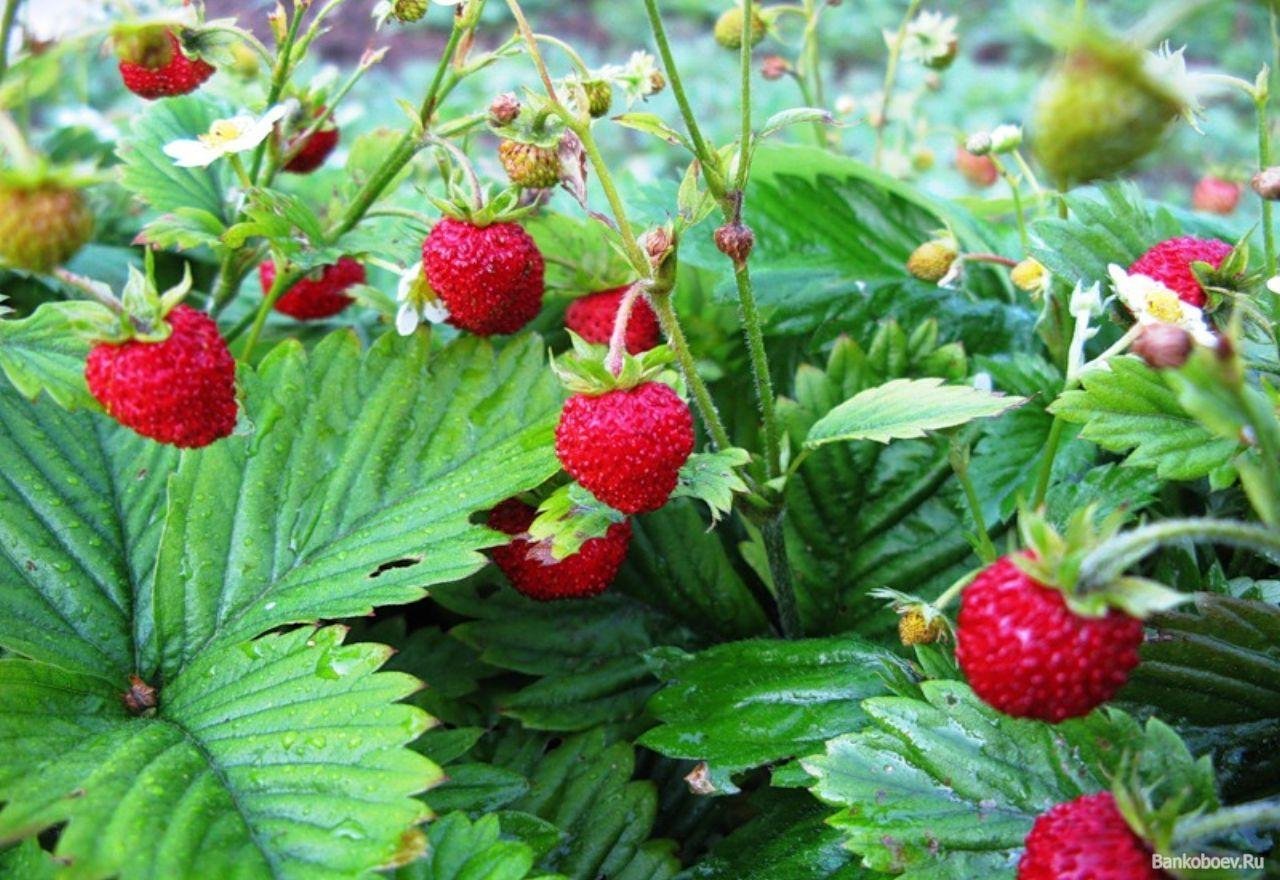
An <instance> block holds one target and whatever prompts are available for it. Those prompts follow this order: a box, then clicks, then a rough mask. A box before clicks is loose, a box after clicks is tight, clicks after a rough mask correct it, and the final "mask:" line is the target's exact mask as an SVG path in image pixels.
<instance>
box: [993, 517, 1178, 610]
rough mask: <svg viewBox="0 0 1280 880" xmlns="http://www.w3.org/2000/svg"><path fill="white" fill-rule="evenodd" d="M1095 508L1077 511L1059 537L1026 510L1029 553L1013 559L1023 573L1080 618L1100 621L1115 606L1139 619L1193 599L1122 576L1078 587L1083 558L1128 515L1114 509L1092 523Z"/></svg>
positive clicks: (1022, 525) (1022, 520)
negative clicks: (1053, 591) (1055, 594)
mask: <svg viewBox="0 0 1280 880" xmlns="http://www.w3.org/2000/svg"><path fill="white" fill-rule="evenodd" d="M1095 514H1096V508H1095V507H1094V506H1092V505H1091V506H1089V507H1086V508H1084V509H1082V510H1078V511H1076V512H1075V513H1074V514H1073V515H1072V516H1071V518H1070V520H1068V522H1067V527H1066V530H1065V531H1064V532H1062V533H1059V532H1058V531H1057V530H1056V529H1055V528H1054V527H1053V526H1052V525H1051V524H1050V523H1049V521H1048V520H1047V519H1046V518H1045V516H1044V514H1043V513H1042V512H1038V511H1024V512H1023V513H1022V514H1021V515H1020V516H1019V518H1018V529H1019V532H1020V533H1021V536H1022V542H1023V545H1024V546H1025V547H1026V548H1027V549H1028V550H1029V551H1031V552H1030V553H1027V554H1017V555H1015V556H1013V557H1011V559H1012V561H1013V564H1014V565H1015V566H1017V567H1018V569H1020V570H1021V571H1022V572H1023V573H1025V574H1026V575H1028V576H1029V577H1031V578H1033V579H1035V580H1036V581H1038V582H1039V583H1041V584H1043V585H1044V586H1046V587H1051V588H1053V589H1056V590H1058V591H1060V592H1061V593H1062V595H1063V598H1064V600H1065V601H1066V604H1067V607H1068V608H1069V609H1070V610H1071V611H1072V612H1074V613H1075V614H1077V615H1079V616H1080V617H1089V618H1101V617H1105V616H1106V615H1107V613H1108V612H1109V611H1110V610H1111V609H1112V608H1116V609H1119V610H1121V611H1123V612H1124V613H1126V614H1128V615H1130V616H1131V617H1136V618H1138V619H1140V620H1142V619H1145V618H1147V617H1150V616H1151V615H1152V614H1155V613H1157V612H1160V611H1167V610H1168V609H1170V608H1173V607H1175V606H1177V605H1180V604H1182V603H1183V602H1186V601H1188V600H1189V599H1190V598H1191V597H1190V596H1189V595H1187V594H1185V593H1180V592H1178V591H1177V590H1172V589H1170V588H1169V587H1166V586H1165V585H1164V584H1161V583H1157V582H1156V581H1152V580H1148V579H1146V578H1141V577H1134V576H1130V575H1120V576H1118V577H1115V578H1114V579H1112V580H1110V581H1109V582H1107V583H1102V584H1089V585H1088V586H1087V588H1086V587H1085V585H1084V584H1083V583H1082V578H1081V572H1082V566H1083V565H1084V562H1085V560H1086V558H1088V557H1089V555H1090V554H1091V553H1092V552H1093V551H1094V550H1096V549H1097V548H1098V547H1099V546H1100V545H1101V544H1102V543H1103V542H1104V541H1106V540H1107V539H1108V538H1111V537H1114V536H1115V535H1116V534H1117V533H1118V532H1119V531H1120V527H1121V526H1122V525H1123V524H1124V522H1125V520H1126V518H1127V512H1126V511H1124V510H1118V511H1116V512H1115V513H1112V514H1111V515H1110V516H1108V517H1106V518H1105V519H1103V520H1102V521H1101V522H1096V521H1095V519H1096V517H1095Z"/></svg>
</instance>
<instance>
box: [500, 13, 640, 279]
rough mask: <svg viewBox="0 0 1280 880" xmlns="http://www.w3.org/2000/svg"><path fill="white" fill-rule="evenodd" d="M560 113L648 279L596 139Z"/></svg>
mask: <svg viewBox="0 0 1280 880" xmlns="http://www.w3.org/2000/svg"><path fill="white" fill-rule="evenodd" d="M509 2H514V0H509ZM561 109H562V111H563V113H564V114H565V121H566V122H567V123H568V124H569V126H570V128H571V129H572V130H573V133H574V134H576V135H577V136H578V140H580V141H581V142H582V149H583V150H584V151H585V152H586V154H587V160H588V161H589V162H590V163H591V168H592V170H594V171H595V173H596V180H598V181H600V188H601V189H602V190H604V196H605V199H606V200H608V202H609V210H610V211H611V212H612V213H613V219H614V222H616V223H617V224H618V233H619V234H620V235H621V236H622V243H623V245H624V246H625V247H626V249H627V254H628V256H629V257H630V258H631V264H632V267H633V268H635V270H636V271H637V272H639V273H640V274H642V275H645V276H647V275H649V274H650V273H651V272H652V267H651V266H650V264H649V257H648V256H647V255H646V254H645V250H644V248H642V247H641V246H640V242H639V240H638V239H637V238H636V235H635V232H634V230H632V228H631V221H630V220H629V219H627V210H626V208H625V207H624V206H623V204H622V196H621V195H619V193H618V187H617V185H616V184H615V183H614V182H613V174H612V173H611V172H610V171H609V164H608V163H607V162H605V160H604V155H603V154H602V153H601V152H600V146H599V145H598V144H597V143H596V139H595V135H593V134H592V133H591V126H590V125H581V124H579V123H577V122H576V121H573V119H572V114H570V113H569V111H568V110H567V109H565V108H563V106H562V107H561Z"/></svg>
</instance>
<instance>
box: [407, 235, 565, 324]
mask: <svg viewBox="0 0 1280 880" xmlns="http://www.w3.org/2000/svg"><path fill="white" fill-rule="evenodd" d="M422 265H423V268H424V269H425V270H426V273H427V281H428V283H430V285H431V288H432V289H433V290H434V291H435V292H436V293H437V294H438V295H439V296H440V299H441V300H443V301H444V304H445V305H446V306H447V307H448V309H449V323H450V324H453V325H454V326H455V327H460V328H462V329H463V330H468V331H470V332H472V333H475V334H477V335H479V336H491V335H493V334H495V333H515V332H516V331H517V330H519V329H520V328H521V327H523V326H524V325H525V324H528V323H529V322H530V321H532V320H533V319H534V317H536V316H537V314H538V310H539V309H541V308H542V292H543V289H544V283H543V274H544V271H545V267H544V264H543V261H542V254H541V252H540V251H539V250H538V246H537V245H536V244H535V243H534V241H533V238H532V237H531V236H530V235H529V233H527V232H525V231H524V230H523V229H521V228H520V227H519V226H518V225H516V224H515V223H492V224H490V225H488V226H476V225H475V224H472V223H468V222H466V221H464V220H455V219H453V218H452V217H445V218H444V219H442V220H441V221H440V222H439V223H437V224H436V225H435V227H434V228H433V229H432V230H431V233H430V234H429V235H428V236H427V239H426V241H424V242H423V243H422Z"/></svg>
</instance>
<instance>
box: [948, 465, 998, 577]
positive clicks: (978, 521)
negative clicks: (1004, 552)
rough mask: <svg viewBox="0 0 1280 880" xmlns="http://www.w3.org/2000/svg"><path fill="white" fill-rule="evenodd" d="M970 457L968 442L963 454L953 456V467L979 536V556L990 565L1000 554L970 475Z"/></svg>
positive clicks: (984, 562) (983, 562) (984, 563)
mask: <svg viewBox="0 0 1280 880" xmlns="http://www.w3.org/2000/svg"><path fill="white" fill-rule="evenodd" d="M968 459H969V450H968V444H966V445H965V449H964V452H963V453H962V454H958V455H957V454H953V455H952V456H951V469H952V470H953V471H955V474H956V478H957V479H958V480H959V481H960V486H961V488H963V489H964V497H965V500H966V501H967V502H968V504H969V513H970V514H971V515H972V516H973V525H974V528H975V529H976V531H977V536H978V558H979V559H981V560H982V564H983V565H990V564H991V563H992V562H995V561H996V557H997V556H999V555H1000V554H999V553H998V552H997V551H996V545H995V544H994V543H992V541H991V533H990V532H989V531H988V530H987V519H986V517H985V516H983V515H982V502H981V501H980V500H978V492H977V489H975V488H974V485H973V479H972V478H971V477H970V476H969V461H968Z"/></svg>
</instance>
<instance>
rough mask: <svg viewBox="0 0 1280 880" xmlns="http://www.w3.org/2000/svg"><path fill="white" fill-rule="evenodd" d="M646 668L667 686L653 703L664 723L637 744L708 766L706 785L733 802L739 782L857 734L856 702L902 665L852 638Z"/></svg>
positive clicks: (667, 653) (723, 650) (743, 648)
mask: <svg viewBox="0 0 1280 880" xmlns="http://www.w3.org/2000/svg"><path fill="white" fill-rule="evenodd" d="M649 662H650V663H651V664H652V665H653V667H654V668H655V670H656V671H657V673H658V676H659V677H660V678H661V679H662V680H663V681H664V686H663V689H662V690H661V691H659V692H658V693H657V694H655V695H654V697H653V699H651V700H650V701H649V711H650V713H651V714H653V715H654V716H656V717H657V719H658V720H659V722H661V723H660V724H659V725H658V726H657V727H654V728H653V729H651V730H650V731H648V732H647V733H645V734H644V735H643V736H642V737H640V739H639V740H638V743H639V744H640V745H642V746H645V747H647V748H650V749H653V750H654V751H657V752H661V753H662V754H664V755H667V756H669V757H677V758H689V759H692V760H697V761H702V762H705V763H706V764H707V765H708V767H707V777H708V781H709V784H710V785H712V786H714V788H715V790H717V791H719V792H721V793H729V794H732V793H734V792H736V791H737V787H736V786H735V785H734V784H733V782H732V781H731V779H730V777H731V776H732V775H733V774H735V773H738V772H741V771H743V770H747V769H751V768H753V767H760V766H763V765H765V764H772V763H775V762H778V761H782V760H786V759H789V758H795V757H802V756H808V755H812V754H815V753H817V752H819V751H821V750H822V744H823V742H825V741H826V740H828V739H830V738H832V737H834V736H838V735H840V734H844V733H850V732H852V731H854V730H858V729H860V728H861V727H862V726H863V725H865V724H866V716H865V714H864V713H863V711H862V708H861V701H862V700H863V699H864V698H866V697H871V696H877V695H880V694H883V693H884V692H885V683H884V675H885V667H886V664H888V665H895V664H899V663H900V661H898V660H896V659H895V658H894V657H893V656H892V655H891V654H889V653H888V652H887V651H884V650H882V649H880V648H877V647H875V646H873V645H871V644H870V643H869V642H864V641H862V640H861V639H857V638H850V637H848V636H841V637H839V638H832V639H804V640H800V641H790V642H787V641H778V640H773V639H771V640H758V641H745V642H730V643H728V644H725V645H718V646H716V647H714V648H710V649H708V650H706V651H702V652H700V653H697V654H689V653H687V652H684V651H681V650H679V649H677V648H660V649H657V650H654V651H651V652H649ZM902 665H904V666H905V664H902Z"/></svg>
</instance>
